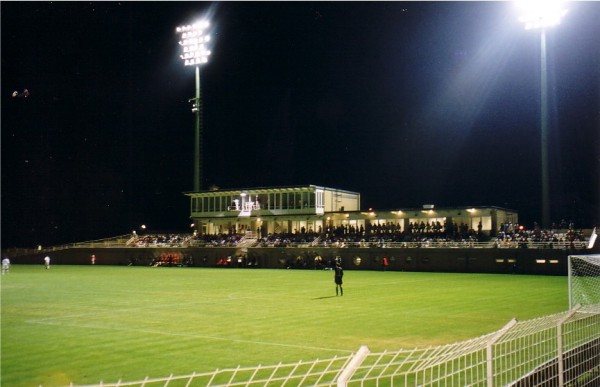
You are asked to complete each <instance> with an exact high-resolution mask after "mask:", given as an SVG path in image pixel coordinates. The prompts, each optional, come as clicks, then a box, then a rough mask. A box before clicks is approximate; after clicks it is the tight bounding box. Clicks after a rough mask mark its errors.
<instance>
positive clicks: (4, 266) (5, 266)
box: [2, 258, 10, 275]
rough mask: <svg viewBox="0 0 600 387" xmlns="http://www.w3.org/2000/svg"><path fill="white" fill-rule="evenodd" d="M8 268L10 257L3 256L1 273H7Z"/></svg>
mask: <svg viewBox="0 0 600 387" xmlns="http://www.w3.org/2000/svg"><path fill="white" fill-rule="evenodd" d="M9 269H10V259H8V258H4V259H3V260H2V275H4V274H7V273H8V270H9Z"/></svg>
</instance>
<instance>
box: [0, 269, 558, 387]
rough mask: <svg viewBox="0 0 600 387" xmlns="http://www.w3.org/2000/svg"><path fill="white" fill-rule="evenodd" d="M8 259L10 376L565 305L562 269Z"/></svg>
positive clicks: (237, 350)
mask: <svg viewBox="0 0 600 387" xmlns="http://www.w3.org/2000/svg"><path fill="white" fill-rule="evenodd" d="M344 283H345V284H344V296H343V297H336V296H335V285H334V283H333V273H332V272H331V271H311V270H307V271H293V270H260V269H252V270H249V269H199V268H148V267H109V266H54V267H52V268H51V269H50V270H44V269H43V268H41V267H39V266H19V265H16V266H13V268H12V269H11V273H10V274H9V275H7V276H4V277H3V278H2V375H1V376H2V381H3V384H4V385H7V386H31V385H36V386H37V385H44V386H54V385H65V384H69V383H70V382H75V383H78V384H85V383H98V382H100V381H101V380H103V381H105V382H110V381H117V380H119V379H122V380H135V379H143V378H144V377H146V376H150V377H160V376H166V375H169V374H171V373H173V374H175V375H177V374H188V373H192V372H194V371H196V372H206V371H212V370H214V369H217V368H226V367H236V366H237V365H242V366H254V365H258V364H276V363H278V362H280V361H282V362H295V361H298V360H305V361H306V360H313V359H317V358H329V357H333V356H334V355H347V354H348V353H349V352H354V351H356V350H357V349H358V348H359V347H360V346H361V345H368V346H369V347H370V348H371V349H372V350H374V351H379V350H384V349H398V348H412V347H416V346H429V345H437V344H446V343H451V342H456V341H461V340H465V339H470V338H473V337H476V336H479V335H481V334H486V333H489V332H492V331H494V330H497V329H499V328H500V327H502V326H503V325H504V324H506V323H507V322H508V321H509V320H510V319H511V318H513V317H516V318H518V319H521V320H524V319H530V318H534V317H539V316H543V315H547V314H551V313H556V312H559V311H563V310H565V309H567V304H568V302H567V287H566V286H567V279H566V277H542V276H511V275H485V274H451V273H400V272H366V271H352V270H346V275H345V277H344Z"/></svg>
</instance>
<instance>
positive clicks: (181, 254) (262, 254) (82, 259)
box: [11, 247, 591, 275]
mask: <svg viewBox="0 0 600 387" xmlns="http://www.w3.org/2000/svg"><path fill="white" fill-rule="evenodd" d="M573 254H591V251H590V250H587V249H575V250H574V249H568V250H564V249H561V250H559V249H518V248H514V249H513V248H358V247H350V248H323V247H318V248H312V247H283V248H273V247H263V248H261V247H256V248H252V247H250V248H235V247H171V248H169V247H149V248H140V247H94V248H89V247H87V248H76V247H72V248H66V249H62V250H55V251H47V250H46V251H39V252H36V253H33V254H29V255H23V256H17V257H11V262H12V263H14V264H39V265H42V263H43V257H45V256H46V255H49V256H50V257H51V259H52V265H90V264H91V259H90V258H91V256H92V255H95V257H96V262H95V264H97V265H123V266H127V265H133V266H151V265H153V264H156V262H157V261H159V260H162V261H163V265H165V262H168V261H165V257H167V259H168V257H171V258H172V262H173V263H171V264H169V263H166V265H167V266H170V265H172V266H177V265H184V266H193V267H223V268H224V269H225V268H248V269H251V268H256V267H260V268H272V269H312V270H315V269H324V268H327V267H331V264H332V262H333V261H334V260H335V259H336V258H337V257H339V259H341V261H342V265H343V267H344V269H345V270H383V269H384V266H383V262H384V258H387V262H388V266H386V267H385V269H386V270H390V271H419V272H455V273H503V274H542V275H567V260H568V256H569V255H573Z"/></svg>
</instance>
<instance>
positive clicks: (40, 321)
mask: <svg viewBox="0 0 600 387" xmlns="http://www.w3.org/2000/svg"><path fill="white" fill-rule="evenodd" d="M26 323H29V324H41V325H57V326H63V327H74V328H91V329H105V330H114V331H124V332H133V333H143V334H152V335H163V336H177V337H185V338H193V339H204V340H220V341H229V342H233V343H247V344H256V345H265V346H277V347H288V348H300V349H314V350H320V351H331V352H337V353H340V352H344V353H349V354H350V353H353V351H350V350H345V349H339V348H323V347H314V346H308V345H298V344H286V343H274V342H269V341H260V340H243V339H233V338H228V337H218V336H209V335H198V334H189V333H177V332H168V331H156V330H149V329H131V328H124V327H109V326H106V325H98V324H86V323H82V324H80V323H64V322H58V321H55V322H51V321H48V319H37V320H27V321H26Z"/></svg>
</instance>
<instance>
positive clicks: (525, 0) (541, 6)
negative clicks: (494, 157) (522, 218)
mask: <svg viewBox="0 0 600 387" xmlns="http://www.w3.org/2000/svg"><path fill="white" fill-rule="evenodd" d="M564 4H565V2H564V1H560V0H522V1H517V7H518V8H519V12H520V17H519V21H520V22H522V23H524V25H525V29H526V30H531V29H539V30H540V63H541V68H540V74H541V77H540V86H541V87H540V89H541V104H540V105H541V106H540V126H541V150H542V157H541V158H542V160H541V164H542V179H541V180H542V227H544V228H549V227H550V178H549V175H550V172H549V170H548V168H549V167H548V70H547V63H546V62H547V59H546V29H547V28H549V27H553V26H556V25H558V24H560V22H561V19H562V17H563V16H565V15H566V14H567V9H566V8H565V6H564Z"/></svg>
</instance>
